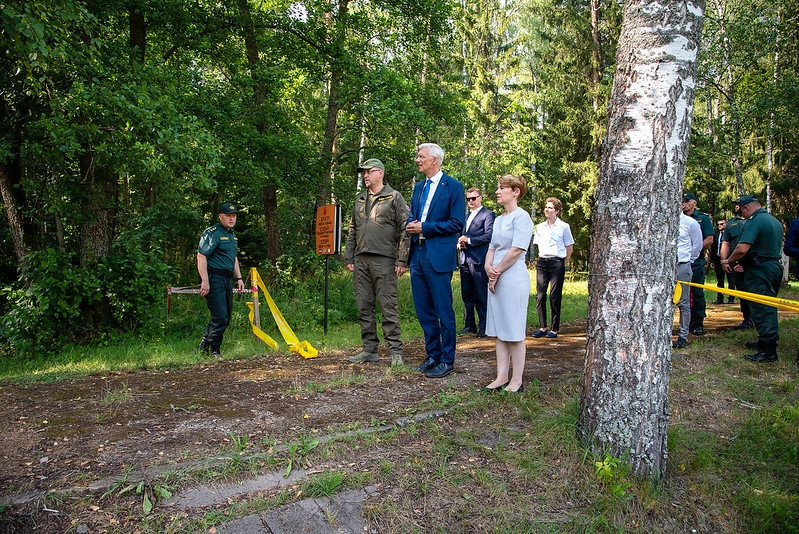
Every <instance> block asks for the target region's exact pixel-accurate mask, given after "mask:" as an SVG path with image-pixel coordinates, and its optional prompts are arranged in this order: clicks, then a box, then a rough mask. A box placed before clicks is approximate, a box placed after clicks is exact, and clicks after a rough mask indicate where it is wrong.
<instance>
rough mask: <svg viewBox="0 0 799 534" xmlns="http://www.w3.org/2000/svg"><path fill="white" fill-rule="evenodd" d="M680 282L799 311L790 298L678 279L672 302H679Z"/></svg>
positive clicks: (794, 301)
mask: <svg viewBox="0 0 799 534" xmlns="http://www.w3.org/2000/svg"><path fill="white" fill-rule="evenodd" d="M682 284H685V285H687V286H691V287H700V288H702V289H709V290H710V291H715V292H716V293H722V294H724V295H729V296H731V297H738V298H739V299H744V300H748V301H750V302H757V303H758V304H765V305H766V306H773V307H774V308H777V309H780V310H786V311H792V312H799V301H796V300H790V299H781V298H778V297H769V296H766V295H761V294H759V293H749V292H748V291H739V290H737V289H727V288H721V287H718V286H711V285H707V284H695V283H693V282H683V281H680V280H678V281H677V284H675V286H674V297H673V299H672V300H673V302H674V303H675V304H677V303H678V302H680V295H681V294H682Z"/></svg>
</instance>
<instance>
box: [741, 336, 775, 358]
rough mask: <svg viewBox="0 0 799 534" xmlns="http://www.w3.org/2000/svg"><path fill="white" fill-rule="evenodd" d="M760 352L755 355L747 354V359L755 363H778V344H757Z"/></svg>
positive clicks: (761, 342) (759, 342)
mask: <svg viewBox="0 0 799 534" xmlns="http://www.w3.org/2000/svg"><path fill="white" fill-rule="evenodd" d="M757 343H758V345H759V348H760V350H759V351H758V352H756V353H755V354H747V355H746V359H747V360H750V361H753V362H776V361H777V344H776V343H765V342H763V341H758V342H757Z"/></svg>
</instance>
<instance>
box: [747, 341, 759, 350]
mask: <svg viewBox="0 0 799 534" xmlns="http://www.w3.org/2000/svg"><path fill="white" fill-rule="evenodd" d="M746 348H747V349H757V348H760V344H759V343H758V342H757V341H747V342H746Z"/></svg>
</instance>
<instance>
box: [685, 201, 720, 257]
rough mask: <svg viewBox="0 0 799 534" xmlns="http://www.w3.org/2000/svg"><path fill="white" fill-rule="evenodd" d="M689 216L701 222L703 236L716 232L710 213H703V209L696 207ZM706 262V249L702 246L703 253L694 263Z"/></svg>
mask: <svg viewBox="0 0 799 534" xmlns="http://www.w3.org/2000/svg"><path fill="white" fill-rule="evenodd" d="M689 217H693V218H694V219H696V222H698V223H699V227H700V228H701V229H702V237H703V238H704V237H707V236H712V235H713V234H715V233H716V232H715V230H714V229H713V221H711V220H710V215H708V214H707V213H702V212H701V211H699V210H697V209H695V210H694V212H693V213H692V214H691V215H689ZM703 263H705V249H704V248H702V254H700V255H699V257H698V258H697V259H696V260H695V261H694V264H703Z"/></svg>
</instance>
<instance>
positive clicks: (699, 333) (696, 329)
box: [691, 325, 705, 336]
mask: <svg viewBox="0 0 799 534" xmlns="http://www.w3.org/2000/svg"><path fill="white" fill-rule="evenodd" d="M691 333H692V334H693V335H695V336H704V335H705V329H704V328H703V327H702V325H696V326H695V327H694V329H693V330H691Z"/></svg>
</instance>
